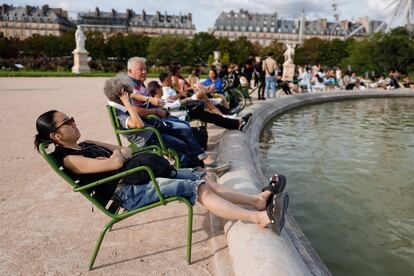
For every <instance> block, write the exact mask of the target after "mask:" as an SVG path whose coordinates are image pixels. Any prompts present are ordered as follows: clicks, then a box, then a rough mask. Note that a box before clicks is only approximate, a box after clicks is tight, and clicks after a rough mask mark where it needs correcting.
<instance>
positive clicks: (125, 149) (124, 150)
mask: <svg viewBox="0 0 414 276" xmlns="http://www.w3.org/2000/svg"><path fill="white" fill-rule="evenodd" d="M121 154H122V156H123V157H124V159H125V160H128V159H129V158H131V156H132V150H131V148H128V147H123V148H122V149H121Z"/></svg>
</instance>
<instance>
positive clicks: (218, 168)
mask: <svg viewBox="0 0 414 276" xmlns="http://www.w3.org/2000/svg"><path fill="white" fill-rule="evenodd" d="M213 163H215V164H209V165H207V166H206V168H205V170H206V171H207V172H212V173H215V174H217V176H219V177H220V176H222V175H223V174H225V173H226V172H227V171H228V170H230V169H231V162H228V163H224V164H220V165H218V164H217V163H216V162H213Z"/></svg>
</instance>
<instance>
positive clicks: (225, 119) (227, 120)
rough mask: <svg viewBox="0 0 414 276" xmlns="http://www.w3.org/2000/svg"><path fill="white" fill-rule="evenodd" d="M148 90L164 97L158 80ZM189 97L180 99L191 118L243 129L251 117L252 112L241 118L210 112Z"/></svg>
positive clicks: (152, 94)
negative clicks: (189, 99)
mask: <svg viewBox="0 0 414 276" xmlns="http://www.w3.org/2000/svg"><path fill="white" fill-rule="evenodd" d="M148 91H149V92H150V94H151V96H152V97H156V98H157V97H158V98H161V97H163V90H162V87H161V86H160V85H159V83H158V82H157V81H151V82H149V83H148ZM187 99H188V98H187ZM187 99H184V100H179V101H181V103H182V104H183V105H184V106H186V108H187V112H188V115H189V117H190V118H193V119H199V120H202V121H204V122H207V123H212V124H215V125H217V126H220V127H223V128H227V129H236V128H235V127H238V128H237V129H239V130H243V129H244V128H245V127H246V126H247V124H248V122H249V120H250V117H251V113H249V114H247V115H246V116H244V117H242V118H239V119H236V118H231V116H227V115H218V114H215V113H210V112H209V111H205V110H204V108H203V107H202V105H193V103H194V102H195V101H188V102H186V101H187ZM177 101H178V100H177ZM174 103H175V102H174ZM181 103H180V104H181Z"/></svg>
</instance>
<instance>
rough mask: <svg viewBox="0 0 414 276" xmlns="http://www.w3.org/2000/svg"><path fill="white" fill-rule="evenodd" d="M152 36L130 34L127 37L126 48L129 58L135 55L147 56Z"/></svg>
mask: <svg viewBox="0 0 414 276" xmlns="http://www.w3.org/2000/svg"><path fill="white" fill-rule="evenodd" d="M150 40H151V38H150V37H148V36H144V35H128V36H126V37H125V48H126V52H127V56H128V58H130V57H134V56H140V57H146V56H147V55H148V51H147V49H148V45H149V43H150Z"/></svg>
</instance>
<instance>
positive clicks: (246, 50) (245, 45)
mask: <svg viewBox="0 0 414 276" xmlns="http://www.w3.org/2000/svg"><path fill="white" fill-rule="evenodd" d="M231 45H232V49H231V51H230V52H229V53H230V58H231V60H232V61H233V62H235V63H238V64H244V63H245V61H246V59H247V58H248V57H249V56H255V55H256V53H255V52H254V47H253V44H252V43H251V42H250V41H249V40H247V38H246V37H245V36H241V37H238V38H237V39H235V40H234V41H232V42H231Z"/></svg>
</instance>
